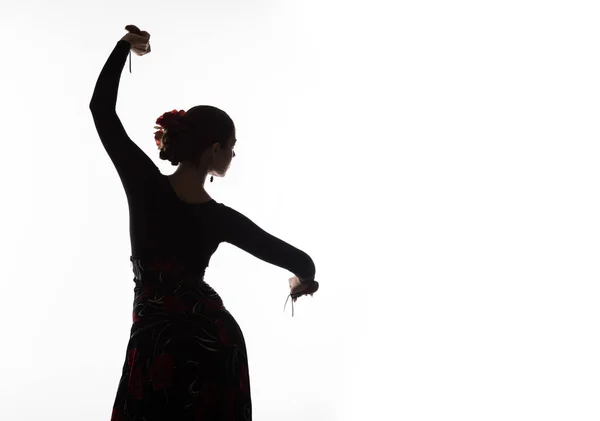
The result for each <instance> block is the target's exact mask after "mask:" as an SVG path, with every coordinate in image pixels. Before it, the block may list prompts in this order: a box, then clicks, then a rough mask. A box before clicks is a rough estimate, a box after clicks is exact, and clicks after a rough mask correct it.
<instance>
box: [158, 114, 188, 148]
mask: <svg viewBox="0 0 600 421" xmlns="http://www.w3.org/2000/svg"><path fill="white" fill-rule="evenodd" d="M184 115H185V111H184V110H179V111H177V110H173V111H167V112H166V113H164V114H163V115H161V116H160V117H158V118H157V119H156V124H157V126H154V128H155V129H157V131H155V132H154V141H155V142H156V146H157V147H158V149H160V150H162V149H163V148H164V147H165V145H164V143H163V138H164V136H165V134H166V133H167V131H168V128H169V126H170V125H171V124H172V123H175V124H177V121H176V119H177V117H183V116H184Z"/></svg>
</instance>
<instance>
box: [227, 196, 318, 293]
mask: <svg viewBox="0 0 600 421" xmlns="http://www.w3.org/2000/svg"><path fill="white" fill-rule="evenodd" d="M220 215H221V216H222V217H221V218H219V219H220V221H221V224H220V227H219V228H220V229H221V232H222V235H223V237H222V240H223V241H225V242H227V243H230V244H233V245H234V246H236V247H239V248H240V249H242V250H244V251H246V252H248V253H250V254H251V255H253V256H254V257H257V258H259V259H261V260H263V261H265V262H267V263H271V264H273V265H276V266H279V267H281V268H284V269H287V270H289V271H290V272H292V273H293V274H294V275H296V276H297V277H298V278H299V279H300V281H301V282H303V283H304V282H309V281H313V280H314V279H315V271H316V269H315V264H314V262H313V260H312V259H311V258H310V256H309V255H308V254H306V253H305V252H303V251H302V250H299V249H297V248H295V247H293V246H291V245H289V244H288V243H286V242H284V241H282V240H280V239H279V238H277V237H274V236H273V235H271V234H269V233H267V232H265V231H264V230H263V229H262V228H260V227H259V226H257V225H256V224H255V223H254V222H252V221H251V220H250V219H248V218H247V217H246V216H244V215H242V214H241V213H239V212H237V211H236V210H234V209H231V208H229V207H227V206H225V205H221V209H220Z"/></svg>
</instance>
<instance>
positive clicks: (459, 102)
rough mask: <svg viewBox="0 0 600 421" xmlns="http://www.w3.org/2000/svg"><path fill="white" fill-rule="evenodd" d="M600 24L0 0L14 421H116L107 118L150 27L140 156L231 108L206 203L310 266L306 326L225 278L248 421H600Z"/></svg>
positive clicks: (129, 111)
mask: <svg viewBox="0 0 600 421" xmlns="http://www.w3.org/2000/svg"><path fill="white" fill-rule="evenodd" d="M595 4H596V3H595V2H593V1H587V2H586V1H575V0H569V1H562V2H561V1H537V2H536V1H528V0H518V1H516V0H515V1H506V0H505V1H498V2H489V1H488V2H481V1H454V2H447V1H439V0H438V1H418V2H417V1H405V2H392V1H390V2H387V3H386V2H382V1H369V2H366V1H365V2H360V3H359V2H353V1H347V0H346V1H339V2H337V3H334V2H332V1H329V0H327V1H326V0H311V1H307V0H302V1H296V2H291V1H275V0H271V1H267V0H260V1H251V2H248V1H241V0H238V1H232V0H220V1H210V2H209V1H185V2H184V1H170V2H166V1H162V2H158V1H138V0H136V1H127V2H121V1H115V0H111V1H103V2H96V3H91V2H81V1H74V0H73V1H66V0H61V1H55V2H47V1H41V0H39V1H26V0H25V1H24V0H21V1H20V2H9V1H7V0H2V7H1V11H0V36H1V39H2V66H1V67H0V75H1V76H2V77H1V78H0V89H1V91H0V97H1V98H2V101H1V102H0V107H1V108H0V111H1V113H2V118H1V120H0V121H1V124H2V136H1V139H0V140H1V142H2V164H1V165H0V171H1V174H0V178H1V180H2V186H1V187H2V190H1V191H2V197H3V199H2V203H3V206H2V218H1V219H0V221H1V222H0V224H1V227H0V228H1V233H2V234H1V240H0V241H1V247H2V248H1V252H2V260H1V264H2V271H3V275H2V289H1V291H2V305H1V306H0V316H1V320H2V324H1V325H2V329H3V332H2V336H1V347H0V370H1V375H0V379H1V380H0V384H1V387H2V389H1V390H0V396H1V398H0V419H2V420H10V421H22V420H40V419H47V420H59V419H60V420H63V421H67V420H82V419H85V420H87V421H106V420H109V418H110V414H111V409H112V403H113V400H114V394H115V392H116V388H117V384H118V381H119V377H120V373H121V368H122V364H123V361H124V359H125V349H126V345H127V340H128V334H129V329H130V323H131V306H132V299H133V274H132V272H131V269H130V263H129V255H130V248H129V247H130V246H129V237H128V214H127V202H126V198H125V194H124V192H123V190H122V187H121V184H120V181H119V178H118V176H117V173H116V171H115V169H114V167H113V166H112V163H111V161H110V160H109V158H108V156H107V155H106V153H105V151H104V149H103V147H102V145H101V143H100V140H99V138H98V136H97V134H96V132H95V128H94V125H93V120H92V117H91V113H90V111H89V109H88V105H89V101H90V99H91V95H92V92H93V88H94V85H95V82H96V79H97V77H98V75H99V72H100V70H101V68H102V66H103V65H104V62H105V61H106V59H107V58H108V56H109V54H110V52H111V51H112V49H113V48H114V46H115V44H116V43H117V41H118V40H119V39H120V38H121V37H122V36H123V35H124V34H125V31H124V27H125V25H127V24H135V25H137V26H139V27H140V28H141V29H143V30H147V31H148V32H150V33H151V35H152V38H151V43H152V53H151V54H149V55H147V56H144V57H137V56H135V55H134V56H133V69H132V70H133V73H132V74H130V73H129V68H128V66H129V62H127V64H126V66H125V68H124V71H123V75H122V79H121V86H120V91H119V100H118V104H117V111H118V114H119V116H120V117H121V119H122V121H123V122H124V124H125V127H126V129H127V131H128V133H129V135H130V136H131V137H132V138H133V139H134V140H135V141H136V143H137V144H138V145H140V147H141V148H142V149H143V150H144V151H145V152H147V153H148V155H149V156H151V157H152V158H153V159H154V161H155V162H156V163H157V164H158V165H159V166H160V168H161V170H162V171H163V172H164V173H165V174H166V173H170V172H172V171H174V169H175V167H173V166H171V165H170V164H169V163H168V162H166V161H160V160H159V159H158V152H157V151H156V146H155V144H154V140H153V131H154V129H153V125H154V122H155V120H156V118H157V117H158V116H159V115H161V114H162V113H163V112H165V111H168V110H171V109H174V108H176V109H189V108H191V107H192V106H194V105H201V104H210V105H214V106H217V107H219V108H222V109H224V110H225V111H227V112H228V113H229V114H230V116H231V117H232V118H233V119H234V121H235V123H236V125H237V129H238V131H237V137H238V139H239V140H238V144H237V146H236V153H237V156H236V158H235V159H234V162H233V166H232V168H231V170H230V172H229V174H228V175H227V177H226V178H224V179H220V178H219V179H215V182H214V183H213V184H210V183H208V184H207V188H208V189H209V193H210V194H211V195H212V196H213V197H214V198H215V199H216V200H217V201H219V202H223V203H225V204H227V205H228V206H231V207H233V208H235V209H237V210H239V211H240V212H242V213H244V214H245V215H247V216H248V217H250V218H251V219H252V220H254V221H255V222H256V223H258V224H259V225H260V226H261V227H263V228H264V229H266V230H267V231H269V232H271V233H272V234H274V235H277V236H279V237H281V238H282V239H284V240H285V241H288V242H290V243H291V244H293V245H295V246H297V247H299V248H300V249H302V250H304V251H306V252H308V253H309V254H310V255H311V256H312V257H313V259H314V260H315V263H316V266H317V279H318V280H319V281H320V282H321V290H320V291H319V292H318V293H317V294H316V295H315V297H313V298H308V299H307V298H302V299H300V300H299V301H298V302H297V303H296V317H294V318H291V314H290V310H291V309H290V308H289V307H288V312H287V313H283V312H282V310H283V303H284V301H285V297H286V295H287V293H288V287H287V278H288V277H289V276H290V274H289V273H287V272H286V271H285V270H283V269H280V268H277V267H275V266H271V265H268V264H266V263H263V262H261V261H260V260H257V259H255V258H253V257H251V256H250V255H247V254H245V253H244V252H242V251H241V250H239V249H237V248H235V247H233V246H230V245H228V244H223V245H222V246H221V247H220V248H219V250H218V252H217V254H216V255H215V256H214V257H213V259H212V261H211V265H210V267H209V269H208V271H207V281H208V282H209V283H210V284H211V285H212V286H214V287H215V288H216V289H217V291H218V292H219V293H220V294H221V296H222V297H223V299H224V300H225V304H226V306H227V307H228V308H229V309H230V311H231V312H232V314H234V316H235V317H236V318H237V320H238V322H239V323H240V325H241V326H242V329H243V330H244V333H245V335H246V339H247V343H248V352H249V355H250V376H251V383H252V391H253V405H254V419H255V420H257V421H269V420H273V421H275V420H282V419H285V420H288V421H294V420H298V421H300V420H302V421H304V420H319V421H321V420H323V421H325V420H327V421H331V420H340V421H346V420H377V419H386V420H403V421H404V420H410V421H421V420H435V421H441V420H461V421H466V420H477V421H482V420H485V421H492V420H503V421H504V420H527V421H530V420H544V421H547V420H578V421H584V420H598V419H599V417H600V407H599V405H598V403H599V398H598V396H599V394H600V384H599V382H598V378H599V375H600V359H599V358H598V355H600V339H599V336H598V329H599V326H598V320H599V317H600V314H599V306H598V293H599V292H600V287H599V286H598V280H599V276H598V275H599V273H598V272H599V270H598V256H599V255H600V243H599V241H600V224H599V220H600V218H599V215H600V200H599V196H598V183H599V176H600V169H599V165H598V161H599V158H600V156H599V155H600V148H599V146H598V135H599V129H598V115H599V112H600V106H599V99H598V98H599V97H600V96H599V94H600V92H599V88H600V86H599V82H598V80H599V75H600V68H599V67H600V58H599V54H598V41H597V40H598V39H599V35H600V34H599V29H598V28H599V27H598V24H597V23H598V22H599V21H600V16H598V15H599V14H598V10H597V9H596V8H595V7H594V6H595ZM157 223H165V222H160V221H157ZM167 223H168V221H167Z"/></svg>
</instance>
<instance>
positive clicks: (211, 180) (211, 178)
mask: <svg viewBox="0 0 600 421" xmlns="http://www.w3.org/2000/svg"><path fill="white" fill-rule="evenodd" d="M210 182H211V183H212V182H213V176H212V175H211V176H210Z"/></svg>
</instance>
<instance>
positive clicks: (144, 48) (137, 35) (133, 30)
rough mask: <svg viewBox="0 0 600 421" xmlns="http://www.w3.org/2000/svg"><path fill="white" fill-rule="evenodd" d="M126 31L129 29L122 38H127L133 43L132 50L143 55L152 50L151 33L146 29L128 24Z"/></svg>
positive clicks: (126, 39)
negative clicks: (141, 29)
mask: <svg viewBox="0 0 600 421" xmlns="http://www.w3.org/2000/svg"><path fill="white" fill-rule="evenodd" d="M125 30H126V31H129V33H128V34H126V35H125V36H124V37H123V38H121V39H122V40H125V41H127V42H129V43H130V44H131V51H133V52H134V53H135V54H136V55H138V56H143V55H146V54H148V53H149V52H150V51H152V48H151V47H150V34H149V33H148V32H146V31H140V28H138V27H137V26H135V25H127V26H126V27H125Z"/></svg>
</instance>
